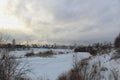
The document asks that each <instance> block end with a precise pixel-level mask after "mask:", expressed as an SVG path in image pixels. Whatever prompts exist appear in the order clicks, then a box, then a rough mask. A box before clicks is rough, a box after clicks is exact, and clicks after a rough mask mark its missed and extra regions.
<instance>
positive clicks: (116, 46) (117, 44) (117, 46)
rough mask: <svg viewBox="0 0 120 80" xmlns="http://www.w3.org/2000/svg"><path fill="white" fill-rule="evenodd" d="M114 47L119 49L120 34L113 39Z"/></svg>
mask: <svg viewBox="0 0 120 80" xmlns="http://www.w3.org/2000/svg"><path fill="white" fill-rule="evenodd" d="M114 46H115V48H120V34H119V35H118V36H117V37H116V38H115V41H114Z"/></svg>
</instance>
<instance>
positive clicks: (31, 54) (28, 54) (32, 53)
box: [25, 50, 35, 57]
mask: <svg viewBox="0 0 120 80" xmlns="http://www.w3.org/2000/svg"><path fill="white" fill-rule="evenodd" d="M34 55H35V54H34V52H33V50H32V51H31V52H30V53H26V54H25V56H26V57H31V56H34Z"/></svg>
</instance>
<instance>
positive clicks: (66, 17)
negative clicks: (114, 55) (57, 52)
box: [0, 0, 120, 44]
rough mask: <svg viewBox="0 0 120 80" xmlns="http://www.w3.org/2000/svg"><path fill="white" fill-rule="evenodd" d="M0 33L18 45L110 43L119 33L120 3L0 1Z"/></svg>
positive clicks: (92, 0)
mask: <svg viewBox="0 0 120 80" xmlns="http://www.w3.org/2000/svg"><path fill="white" fill-rule="evenodd" d="M0 31H1V32H2V33H4V34H7V35H9V36H11V37H12V38H15V39H16V40H17V41H19V42H20V41H21V42H24V41H31V42H42V43H43V42H45V43H46V42H48V43H58V44H60V43H61V44H74V43H78V42H79V43H91V42H98V41H103V42H104V41H113V39H114V38H115V37H116V36H117V35H118V33H119V32H120V1H119V0H0Z"/></svg>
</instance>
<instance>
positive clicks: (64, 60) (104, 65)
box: [10, 49, 120, 80]
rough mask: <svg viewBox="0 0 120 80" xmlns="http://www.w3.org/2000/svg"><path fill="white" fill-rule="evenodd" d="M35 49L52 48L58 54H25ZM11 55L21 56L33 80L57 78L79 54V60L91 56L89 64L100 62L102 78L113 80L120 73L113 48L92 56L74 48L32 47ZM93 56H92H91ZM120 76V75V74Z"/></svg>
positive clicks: (118, 60)
mask: <svg viewBox="0 0 120 80" xmlns="http://www.w3.org/2000/svg"><path fill="white" fill-rule="evenodd" d="M32 50H33V52H34V53H36V54H37V53H39V52H45V51H49V50H52V51H53V52H54V53H56V54H57V55H53V57H44V58H43V57H25V54H26V53H28V52H31V51H32ZM61 52H62V53H64V54H58V53H61ZM10 54H11V55H15V56H16V57H21V58H20V60H22V62H23V64H26V63H27V64H28V65H29V67H28V68H29V69H31V72H30V73H28V74H27V75H28V76H29V77H30V78H32V79H33V80H37V78H41V77H42V78H49V79H50V80H56V79H57V77H58V76H59V75H60V74H61V73H63V72H68V71H69V70H70V69H71V68H72V65H73V61H74V60H73V58H74V57H75V55H76V54H77V58H78V59H79V60H82V59H85V58H88V57H89V58H90V59H89V66H91V67H92V65H93V64H99V68H98V69H99V70H100V71H101V73H102V74H101V75H102V77H103V78H102V79H101V80H110V78H111V80H113V79H112V78H113V77H114V76H111V75H112V74H113V72H112V71H114V73H118V74H120V59H112V57H113V56H114V55H115V54H116V51H115V50H113V51H112V52H110V53H108V54H103V55H97V56H91V55H90V54H89V53H85V52H81V53H74V51H73V50H70V49H31V50H25V51H12V52H10ZM90 56H91V57H90ZM119 77H120V76H119Z"/></svg>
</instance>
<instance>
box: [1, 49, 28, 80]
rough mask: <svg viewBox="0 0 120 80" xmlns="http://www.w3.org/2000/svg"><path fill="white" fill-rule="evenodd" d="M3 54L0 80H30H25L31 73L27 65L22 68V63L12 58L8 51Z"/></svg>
mask: <svg viewBox="0 0 120 80" xmlns="http://www.w3.org/2000/svg"><path fill="white" fill-rule="evenodd" d="M1 54H2V55H1V58H0V80H28V79H27V78H24V79H23V77H24V76H25V75H26V73H27V72H29V71H30V70H29V69H26V67H27V64H25V65H24V66H23V67H22V65H21V62H20V61H19V60H16V59H15V58H13V56H10V55H9V52H8V51H7V50H6V51H4V53H1Z"/></svg>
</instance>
